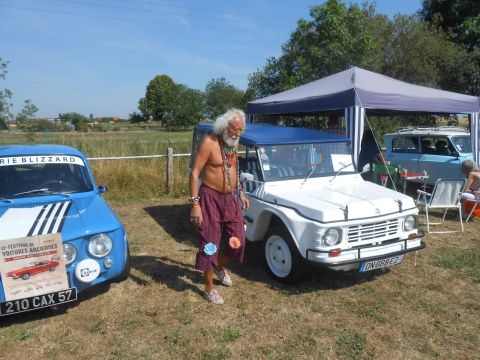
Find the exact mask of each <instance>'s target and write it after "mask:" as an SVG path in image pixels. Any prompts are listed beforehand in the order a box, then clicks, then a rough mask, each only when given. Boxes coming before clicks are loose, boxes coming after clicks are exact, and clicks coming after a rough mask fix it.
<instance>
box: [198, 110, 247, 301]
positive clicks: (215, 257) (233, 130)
mask: <svg viewBox="0 0 480 360" xmlns="http://www.w3.org/2000/svg"><path fill="white" fill-rule="evenodd" d="M244 129H245V114H244V113H243V111H241V110H238V109H232V110H229V111H227V112H226V113H225V114H223V115H222V116H220V117H219V118H217V120H216V121H215V125H214V133H213V134H210V135H207V136H205V138H204V139H203V141H202V143H201V144H200V147H199V148H198V152H197V154H196V155H195V160H194V162H193V168H192V171H191V172H190V198H189V201H190V203H191V205H192V208H191V211H190V220H191V221H192V223H194V224H195V226H197V229H198V237H199V248H198V252H197V257H196V261H195V268H196V269H198V270H201V271H203V272H204V275H205V298H206V299H207V300H208V301H209V302H211V303H213V304H223V302H224V300H223V298H222V296H221V295H220V294H219V293H218V291H217V290H216V289H215V288H214V286H213V277H214V274H215V275H216V276H217V278H218V280H220V282H221V283H222V284H223V285H226V286H231V285H232V280H231V278H230V276H229V275H228V273H227V271H226V270H225V268H224V265H225V262H226V261H227V260H228V259H233V260H236V261H239V262H242V260H243V254H244V252H245V229H244V226H243V214H242V209H241V207H243V208H248V206H249V202H248V199H247V198H246V197H245V196H244V194H243V192H242V191H241V188H240V182H239V171H238V156H237V151H238V141H239V138H240V135H241V134H242V133H243V131H244ZM200 177H201V180H202V184H201V186H200V188H199V178H200ZM222 238H226V239H227V241H228V243H227V244H226V245H225V248H224V251H223V254H222V255H221V256H219V250H220V241H221V239H222Z"/></svg>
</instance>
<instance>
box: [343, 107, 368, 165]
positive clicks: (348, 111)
mask: <svg viewBox="0 0 480 360" xmlns="http://www.w3.org/2000/svg"><path fill="white" fill-rule="evenodd" d="M345 119H346V120H347V136H348V137H349V138H350V141H351V142H352V155H353V164H354V167H355V169H356V170H357V171H360V170H361V169H358V157H359V155H360V150H361V144H362V137H363V128H364V124H365V108H364V107H361V106H350V107H348V108H345Z"/></svg>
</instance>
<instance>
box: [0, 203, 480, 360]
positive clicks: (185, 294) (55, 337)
mask: <svg viewBox="0 0 480 360" xmlns="http://www.w3.org/2000/svg"><path fill="white" fill-rule="evenodd" d="M112 205H113V208H114V209H115V210H116V211H117V213H118V214H119V216H120V218H121V219H122V220H123V222H124V223H125V225H126V227H127V231H128V237H129V241H130V245H131V252H132V267H133V268H132V274H131V277H130V278H129V279H128V280H127V281H124V282H122V283H113V284H112V285H111V286H110V288H109V289H108V290H107V289H97V291H96V292H93V293H91V294H86V295H85V296H84V299H83V301H81V302H79V303H78V304H76V305H75V306H72V307H70V308H69V309H68V310H67V311H66V312H65V313H62V314H60V315H52V314H51V313H49V312H48V311H43V312H37V313H30V314H25V315H23V316H18V317H16V318H5V319H2V320H1V321H2V327H1V328H0V358H5V359H7V358H8V359H25V358H28V357H29V356H35V357H36V358H38V359H61V358H70V357H75V358H76V359H91V358H93V357H95V358H101V359H383V358H389V359H447V358H451V359H474V358H478V349H479V348H480V338H479V334H478V324H479V320H480V306H479V305H478V299H479V296H480V283H479V281H478V279H477V275H476V274H477V273H476V271H477V270H478V250H477V249H478V235H477V234H478V231H479V227H480V220H479V219H476V220H475V221H474V222H472V223H468V224H467V225H466V231H465V233H455V234H453V235H452V234H437V235H433V234H430V235H427V236H426V241H427V243H428V247H427V249H425V250H423V251H421V252H420V253H419V254H418V255H417V256H415V254H409V255H408V256H407V257H406V258H405V260H404V262H403V264H402V265H400V266H397V267H392V268H390V269H389V270H386V271H383V272H375V273H371V274H368V273H367V274H359V273H338V272H332V271H320V270H314V271H313V273H312V276H311V278H310V279H307V280H305V281H304V282H302V283H300V284H298V285H297V286H286V285H282V284H280V283H277V282H275V281H273V280H272V279H271V278H270V277H269V276H268V275H267V274H266V272H265V270H264V268H263V264H262V262H263V261H262V247H261V245H260V244H251V243H250V244H248V247H247V254H246V260H245V263H244V264H243V265H238V264H233V263H232V264H229V269H230V271H231V275H232V278H233V281H234V286H233V287H231V288H226V287H221V286H219V287H218V288H219V290H220V292H221V293H222V295H223V296H224V298H225V301H226V302H225V305H223V306H214V305H211V304H208V303H207V302H206V301H205V300H204V299H203V298H202V291H203V285H202V282H203V279H202V274H201V273H199V272H198V271H196V270H194V268H193V264H194V260H195V252H196V247H195V236H194V229H193V228H192V227H191V225H190V223H189V221H188V210H189V208H188V205H186V204H185V201H184V200H169V199H160V200H157V201H148V202H135V203H134V202H115V203H113V204H112ZM455 226H457V223H455V222H454V221H453V219H450V220H448V223H447V227H450V228H454V227H455Z"/></svg>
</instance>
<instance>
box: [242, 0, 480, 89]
mask: <svg viewBox="0 0 480 360" xmlns="http://www.w3.org/2000/svg"><path fill="white" fill-rule="evenodd" d="M310 16H311V18H312V19H311V20H310V21H307V20H300V21H298V25H297V29H296V30H295V31H294V32H293V33H292V35H291V37H290V40H289V41H288V42H287V43H286V44H285V45H283V47H282V55H281V56H280V57H279V58H269V59H268V60H267V64H266V66H265V67H264V68H263V69H261V70H258V71H257V72H255V73H253V74H251V75H250V77H249V90H250V91H252V92H253V93H254V95H255V97H256V98H258V97H263V96H266V95H270V94H273V93H276V92H279V91H283V90H287V89H290V88H292V87H295V86H299V85H302V84H305V83H307V82H309V81H313V80H316V79H318V78H322V77H324V76H327V75H331V74H333V73H336V72H339V71H343V70H345V69H347V68H349V67H351V66H359V67H363V68H366V69H368V70H372V71H376V72H380V73H383V74H386V75H389V76H392V77H395V78H397V79H400V80H404V81H407V82H412V83H416V84H419V85H425V86H433V87H440V88H443V89H445V90H452V91H458V92H472V91H473V90H472V84H474V86H476V85H475V84H477V83H478V82H479V81H480V80H479V78H480V77H477V78H476V79H475V78H474V76H475V75H476V74H477V73H476V72H475V71H473V70H472V69H473V67H472V64H471V62H470V57H469V54H467V52H466V50H464V49H463V48H462V47H460V46H458V45H456V44H454V43H452V42H451V41H450V40H449V38H448V37H447V36H446V35H445V34H444V33H443V32H441V31H438V30H437V29H436V28H434V27H432V26H431V25H429V24H428V23H425V22H424V21H422V20H421V18H420V17H419V16H417V15H413V16H396V17H395V19H394V20H389V19H388V18H387V17H386V16H384V15H378V14H376V13H375V7H374V6H373V5H368V4H365V5H363V6H362V7H359V6H358V5H350V6H349V7H346V6H345V5H344V4H343V3H342V2H341V1H339V0H328V1H326V2H325V3H324V4H323V5H320V6H314V7H312V8H311V10H310Z"/></svg>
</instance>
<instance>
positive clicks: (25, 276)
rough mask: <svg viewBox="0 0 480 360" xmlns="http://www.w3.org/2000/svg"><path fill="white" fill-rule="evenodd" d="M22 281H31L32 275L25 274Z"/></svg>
mask: <svg viewBox="0 0 480 360" xmlns="http://www.w3.org/2000/svg"><path fill="white" fill-rule="evenodd" d="M22 279H23V280H28V279H30V274H29V273H25V274H23V275H22Z"/></svg>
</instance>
